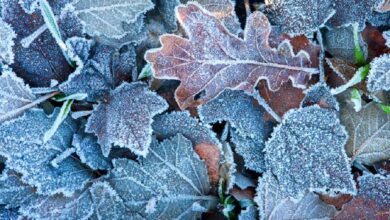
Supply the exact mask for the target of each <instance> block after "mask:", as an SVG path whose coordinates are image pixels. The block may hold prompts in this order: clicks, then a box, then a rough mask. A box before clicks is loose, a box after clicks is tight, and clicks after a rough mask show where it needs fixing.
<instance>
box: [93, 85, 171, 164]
mask: <svg viewBox="0 0 390 220" xmlns="http://www.w3.org/2000/svg"><path fill="white" fill-rule="evenodd" d="M167 108H168V105H167V103H166V102H165V100H164V99H163V98H161V97H160V96H158V95H157V94H156V93H154V92H152V91H150V90H148V88H147V85H146V84H144V83H139V82H138V83H132V84H129V83H123V84H122V85H120V86H119V87H117V88H116V89H115V90H114V91H112V92H111V93H110V95H109V96H108V97H107V98H106V99H105V100H104V101H103V102H101V103H100V104H99V105H98V106H97V107H96V108H95V110H94V112H93V113H92V115H91V116H90V117H89V119H88V122H87V124H86V129H85V131H86V132H89V133H95V134H96V136H97V137H98V142H99V144H100V145H101V148H102V152H103V155H104V156H106V157H107V156H108V155H109V153H110V151H111V147H112V145H117V146H119V147H121V148H128V149H130V150H131V151H133V152H134V153H136V154H138V155H141V156H146V154H147V153H148V147H149V145H150V143H151V135H152V130H151V124H152V118H153V116H155V115H157V114H159V113H162V112H163V111H165V110H166V109H167Z"/></svg>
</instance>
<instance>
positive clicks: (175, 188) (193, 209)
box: [110, 134, 217, 219]
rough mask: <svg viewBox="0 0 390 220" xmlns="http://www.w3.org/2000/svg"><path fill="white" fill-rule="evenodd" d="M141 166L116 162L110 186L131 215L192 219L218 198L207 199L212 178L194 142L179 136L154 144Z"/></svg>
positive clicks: (133, 163) (152, 217)
mask: <svg viewBox="0 0 390 220" xmlns="http://www.w3.org/2000/svg"><path fill="white" fill-rule="evenodd" d="M149 151H150V152H149V154H148V155H147V157H146V158H142V160H141V164H139V163H137V162H135V161H132V160H126V159H117V160H114V161H113V163H114V169H113V170H112V171H111V178H110V183H111V185H112V188H113V189H114V190H115V191H116V192H117V193H118V195H120V197H121V198H122V199H123V201H124V203H125V204H126V207H127V209H128V211H129V213H128V216H135V215H141V216H142V217H144V218H147V219H157V218H160V219H174V218H177V219H192V218H196V217H197V216H199V214H200V212H203V211H207V209H208V207H209V205H210V203H213V202H216V200H217V198H216V197H213V196H208V195H207V194H208V193H209V191H210V184H209V178H208V176H207V170H206V167H205V164H204V162H203V161H201V160H200V159H199V157H198V156H197V155H196V154H195V152H194V151H193V149H192V144H191V141H189V140H188V139H186V138H184V137H183V136H182V135H180V134H178V135H176V136H175V137H173V138H172V139H167V140H165V141H163V142H161V143H157V141H154V142H153V143H152V145H151V147H150V149H149Z"/></svg>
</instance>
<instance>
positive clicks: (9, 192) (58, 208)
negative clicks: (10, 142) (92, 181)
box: [0, 170, 93, 220]
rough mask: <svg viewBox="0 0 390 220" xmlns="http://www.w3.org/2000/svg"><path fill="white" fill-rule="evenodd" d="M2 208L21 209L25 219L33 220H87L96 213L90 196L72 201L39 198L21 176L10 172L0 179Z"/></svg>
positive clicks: (68, 198) (0, 202)
mask: <svg viewBox="0 0 390 220" xmlns="http://www.w3.org/2000/svg"><path fill="white" fill-rule="evenodd" d="M0 205H4V206H5V207H6V208H19V207H21V208H20V210H19V212H20V213H21V215H23V216H26V217H29V218H33V219H64V220H65V219H68V220H69V219H74V220H76V219H86V218H88V216H91V215H92V213H93V207H92V199H91V196H90V195H89V193H88V192H82V193H78V192H77V193H75V194H74V195H73V196H71V197H65V196H62V195H59V194H56V195H53V196H43V195H39V194H37V192H36V190H35V189H34V188H33V187H31V186H28V185H26V184H24V183H23V182H22V181H21V178H20V175H18V174H17V173H15V172H14V171H10V170H7V171H5V173H3V174H2V176H0ZM0 219H1V218H0Z"/></svg>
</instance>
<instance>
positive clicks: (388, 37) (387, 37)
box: [383, 31, 390, 48]
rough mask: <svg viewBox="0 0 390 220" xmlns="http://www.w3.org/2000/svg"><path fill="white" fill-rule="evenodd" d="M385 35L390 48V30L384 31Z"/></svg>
mask: <svg viewBox="0 0 390 220" xmlns="http://www.w3.org/2000/svg"><path fill="white" fill-rule="evenodd" d="M383 37H384V38H385V40H386V46H387V47H389V48H390V31H385V32H383Z"/></svg>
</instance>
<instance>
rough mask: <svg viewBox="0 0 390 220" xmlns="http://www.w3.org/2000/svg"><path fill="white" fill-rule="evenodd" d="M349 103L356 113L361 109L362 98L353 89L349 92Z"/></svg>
mask: <svg viewBox="0 0 390 220" xmlns="http://www.w3.org/2000/svg"><path fill="white" fill-rule="evenodd" d="M351 101H352V103H353V108H354V109H355V111H356V112H358V111H360V110H361V109H362V97H361V95H360V92H359V90H358V89H355V88H353V89H352V90H351Z"/></svg>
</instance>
